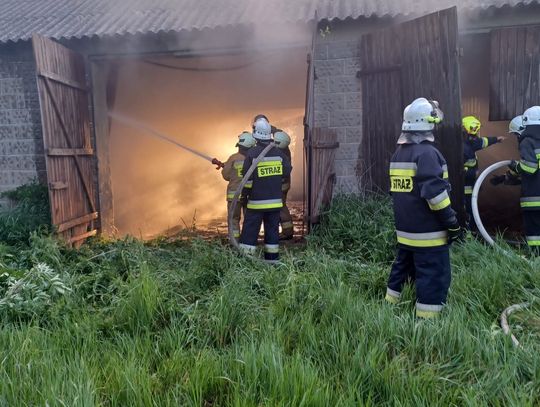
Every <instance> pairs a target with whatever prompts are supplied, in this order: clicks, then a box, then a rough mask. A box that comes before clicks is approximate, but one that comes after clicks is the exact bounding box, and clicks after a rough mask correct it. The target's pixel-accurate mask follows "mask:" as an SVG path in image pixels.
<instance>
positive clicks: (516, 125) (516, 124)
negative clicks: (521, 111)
mask: <svg viewBox="0 0 540 407" xmlns="http://www.w3.org/2000/svg"><path fill="white" fill-rule="evenodd" d="M524 130H525V127H523V116H517V117H514V118H513V119H512V121H511V122H510V124H509V125H508V132H509V133H515V134H519V135H520V136H521V134H522V133H523V131H524Z"/></svg>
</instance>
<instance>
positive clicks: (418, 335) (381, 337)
mask: <svg viewBox="0 0 540 407" xmlns="http://www.w3.org/2000/svg"><path fill="white" fill-rule="evenodd" d="M324 222H325V223H324V225H323V227H322V228H321V229H320V230H318V231H317V232H316V233H315V235H314V236H313V237H312V238H311V240H310V242H309V244H308V247H307V248H305V249H302V250H298V249H295V250H294V251H290V252H286V253H284V256H283V264H282V265H281V266H279V267H269V266H266V265H264V264H261V263H258V262H254V261H251V260H249V259H244V258H241V257H239V256H238V255H236V253H234V252H233V251H231V250H230V249H229V248H227V247H226V246H223V245H221V244H220V243H218V242H204V241H199V240H194V241H191V242H178V243H163V242H158V243H146V244H143V243H141V242H138V241H136V240H133V239H126V240H122V241H115V242H102V241H94V242H93V243H92V244H90V245H87V246H85V247H84V248H83V249H82V250H80V251H73V250H71V249H67V248H65V247H63V246H62V245H61V244H58V243H57V242H56V241H55V240H54V239H51V238H49V237H46V236H38V235H35V236H33V237H32V239H31V240H30V241H29V244H28V245H27V246H21V247H14V246H9V245H4V246H2V247H1V250H0V265H1V268H2V270H4V271H5V272H6V273H10V275H24V274H25V273H26V272H27V271H28V270H31V269H32V267H35V265H36V264H47V265H48V266H49V267H50V268H51V269H53V270H54V272H55V273H58V274H59V275H61V276H64V275H69V276H70V279H69V281H68V283H69V287H70V291H67V292H66V293H65V294H64V295H62V296H58V297H54V298H52V299H51V301H50V302H49V303H48V305H47V309H46V310H44V309H42V308H39V309H36V311H35V313H34V314H33V315H31V316H30V317H28V316H27V317H26V318H24V319H18V318H16V317H14V316H13V315H2V316H0V320H1V322H2V325H1V328H0V361H1V362H0V405H51V406H55V405H69V406H77V405H80V406H93V405H100V406H124V405H135V406H148V405H155V406H168V405H170V406H172V405H174V406H178V405H181V406H277V405H280V406H281V405H283V406H329V405H331V406H380V405H383V406H384V405H387V406H396V405H398V406H411V405H415V406H416V405H419V406H424V405H425V406H428V405H429V406H433V405H454V406H465V405H468V406H475V405H493V406H503V405H514V406H534V405H538V404H539V403H540V380H539V374H540V352H539V350H540V346H539V343H538V341H537V338H535V336H534V335H533V334H529V333H527V332H525V331H524V330H522V331H519V332H518V335H519V333H522V334H523V335H524V336H523V338H522V339H523V342H524V347H523V349H516V348H514V347H513V346H512V344H511V342H510V340H509V338H507V337H505V336H504V335H503V334H502V332H501V330H500V329H499V328H498V317H499V315H500V313H501V312H502V310H503V309H504V308H506V307H507V306H508V305H511V304H514V303H518V302H522V301H530V300H534V299H535V298H536V297H537V295H538V287H539V286H540V285H539V283H540V275H539V272H538V270H539V269H540V268H539V266H540V264H539V263H538V262H534V261H533V262H532V263H529V262H526V261H524V260H523V259H522V258H521V257H520V256H518V255H516V256H513V255H512V256H503V255H501V254H500V252H498V251H497V250H494V249H491V248H488V247H486V246H484V245H483V244H481V243H478V242H469V243H467V244H466V245H465V246H463V247H460V248H455V249H454V251H453V256H452V262H453V267H454V275H453V285H452V288H451V292H450V296H449V305H448V307H447V309H446V310H445V312H444V314H443V316H442V318H440V319H439V320H436V321H418V320H416V319H415V318H414V292H413V290H412V288H408V289H407V290H406V293H405V298H404V302H403V303H402V304H401V305H399V306H397V307H395V306H390V305H387V304H386V303H385V302H384V300H383V298H384V292H385V284H386V278H387V275H388V268H389V261H390V260H391V257H392V251H393V242H392V238H391V237H390V236H391V235H392V229H391V213H390V211H389V209H388V207H387V206H386V203H384V202H380V201H378V200H369V201H367V202H366V201H361V200H354V199H350V198H347V199H340V200H338V201H337V202H336V204H335V206H334V207H333V208H332V209H331V211H330V212H329V216H328V218H326V220H325V221H324ZM371 236H378V237H379V238H371ZM0 274H1V272H0ZM1 284H2V283H1V280H0V294H1V293H2V292H3V291H1V290H5V287H4V286H2V285H1ZM531 312H534V310H532V311H531ZM517 325H519V321H517Z"/></svg>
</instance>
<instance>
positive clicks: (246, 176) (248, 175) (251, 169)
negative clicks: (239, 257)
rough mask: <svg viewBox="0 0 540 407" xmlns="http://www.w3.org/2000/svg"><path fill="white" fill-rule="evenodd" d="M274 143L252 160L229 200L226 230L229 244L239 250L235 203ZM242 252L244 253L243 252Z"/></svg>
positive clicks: (236, 203)
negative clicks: (234, 217)
mask: <svg viewBox="0 0 540 407" xmlns="http://www.w3.org/2000/svg"><path fill="white" fill-rule="evenodd" d="M275 146H276V145H275V143H270V144H268V145H267V146H266V148H265V149H264V150H263V151H261V154H259V156H258V157H257V158H256V159H255V160H253V163H252V164H251V167H249V169H248V170H247V172H246V173H245V174H244V178H242V182H240V185H239V186H238V189H237V190H236V192H235V193H234V197H233V199H232V201H231V208H230V210H229V214H228V216H227V224H228V230H229V241H230V242H231V245H232V246H233V247H234V248H236V249H237V250H239V251H240V252H242V251H241V250H240V246H239V244H238V241H237V240H236V237H234V230H233V214H234V211H235V209H236V205H238V201H239V200H240V197H241V196H242V191H243V190H244V188H245V186H246V184H247V183H248V181H249V179H250V178H251V175H252V174H253V172H254V171H255V169H256V168H257V165H258V164H259V163H260V162H261V161H262V159H263V158H264V157H266V154H268V152H269V151H270V150H271V149H272V148H274V147H275ZM243 254H244V253H243Z"/></svg>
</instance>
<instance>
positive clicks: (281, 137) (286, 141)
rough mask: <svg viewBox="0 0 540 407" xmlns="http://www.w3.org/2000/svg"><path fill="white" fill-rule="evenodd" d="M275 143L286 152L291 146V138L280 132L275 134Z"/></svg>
mask: <svg viewBox="0 0 540 407" xmlns="http://www.w3.org/2000/svg"><path fill="white" fill-rule="evenodd" d="M274 143H276V146H278V147H279V148H281V149H282V150H285V149H286V148H287V147H289V145H290V144H291V138H290V137H289V135H288V134H287V133H285V132H284V131H278V132H276V134H274Z"/></svg>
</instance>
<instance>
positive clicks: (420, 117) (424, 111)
mask: <svg viewBox="0 0 540 407" xmlns="http://www.w3.org/2000/svg"><path fill="white" fill-rule="evenodd" d="M443 120H444V113H443V111H442V110H441V109H440V107H439V102H437V101H435V100H428V99H426V98H418V99H416V100H415V101H414V102H412V103H411V104H410V105H409V106H407V107H406V108H405V110H404V112H403V125H402V127H401V129H402V130H403V131H404V132H415V131H433V130H434V129H435V125H436V124H440V123H442V121H443Z"/></svg>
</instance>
